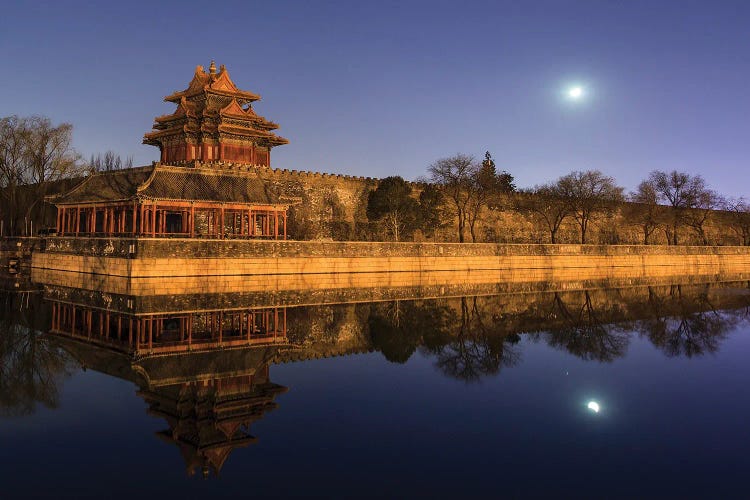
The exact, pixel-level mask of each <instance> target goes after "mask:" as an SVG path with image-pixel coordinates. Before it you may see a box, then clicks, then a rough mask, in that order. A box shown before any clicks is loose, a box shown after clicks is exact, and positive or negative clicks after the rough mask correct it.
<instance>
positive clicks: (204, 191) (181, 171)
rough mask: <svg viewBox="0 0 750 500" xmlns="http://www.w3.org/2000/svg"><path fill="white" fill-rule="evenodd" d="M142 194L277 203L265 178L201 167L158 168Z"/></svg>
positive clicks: (156, 197)
mask: <svg viewBox="0 0 750 500" xmlns="http://www.w3.org/2000/svg"><path fill="white" fill-rule="evenodd" d="M138 195H139V196H141V197H143V198H151V199H160V200H190V201H218V202H227V203H229V202H234V203H258V204H270V203H276V202H277V200H276V199H275V197H273V196H271V194H270V193H269V192H268V190H267V189H266V184H265V182H263V180H262V179H260V178H258V177H256V176H254V175H252V174H239V173H233V172H224V171H215V170H208V169H197V168H180V167H157V170H156V172H155V173H154V176H153V178H152V179H151V180H150V181H149V182H148V183H147V184H145V185H144V186H142V187H141V188H140V189H139V191H138Z"/></svg>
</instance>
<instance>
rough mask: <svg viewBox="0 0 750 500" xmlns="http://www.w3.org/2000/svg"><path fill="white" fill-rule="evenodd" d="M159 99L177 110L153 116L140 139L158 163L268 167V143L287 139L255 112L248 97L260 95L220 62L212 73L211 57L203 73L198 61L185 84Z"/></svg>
mask: <svg viewBox="0 0 750 500" xmlns="http://www.w3.org/2000/svg"><path fill="white" fill-rule="evenodd" d="M164 100H165V101H167V102H172V103H175V104H176V105H177V110H176V111H175V112H174V113H172V114H171V115H164V116H159V117H157V118H156V119H155V122H154V130H153V131H152V132H149V133H147V134H146V135H145V136H144V137H143V143H144V144H150V145H152V146H157V147H158V148H159V150H160V151H161V163H163V164H168V165H181V164H186V163H196V162H200V163H203V164H206V163H208V164H210V163H216V162H231V163H242V164H248V165H256V166H263V167H270V166H271V148H273V147H274V146H279V145H282V144H288V143H289V141H288V140H286V139H284V138H283V137H279V136H278V135H276V134H274V133H273V132H272V131H273V130H276V129H277V128H279V126H278V125H277V124H275V123H273V122H271V121H269V120H266V119H265V118H263V117H262V116H259V115H257V114H255V111H254V110H253V106H252V103H253V102H255V101H258V100H260V96H259V95H257V94H254V93H252V92H247V91H244V90H240V89H238V88H237V86H236V85H235V84H234V82H232V79H231V78H230V77H229V72H228V71H227V70H226V68H225V67H224V65H223V64H222V65H221V67H220V68H219V71H218V73H217V72H216V64H214V62H213V61H211V66H210V67H209V69H208V73H206V71H204V69H203V67H202V66H198V67H197V68H196V69H195V75H194V76H193V79H192V81H191V82H190V84H189V85H188V88H187V89H185V90H183V91H180V92H175V93H173V94H171V95H168V96H167V97H165V98H164Z"/></svg>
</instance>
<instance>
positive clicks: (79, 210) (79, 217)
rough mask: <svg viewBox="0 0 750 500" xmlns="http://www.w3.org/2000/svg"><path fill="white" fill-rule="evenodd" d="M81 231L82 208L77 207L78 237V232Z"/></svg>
mask: <svg viewBox="0 0 750 500" xmlns="http://www.w3.org/2000/svg"><path fill="white" fill-rule="evenodd" d="M80 229H81V207H80V206H77V207H76V236H78V231H79V230H80Z"/></svg>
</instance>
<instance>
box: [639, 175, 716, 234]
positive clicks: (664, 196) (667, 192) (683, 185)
mask: <svg viewBox="0 0 750 500" xmlns="http://www.w3.org/2000/svg"><path fill="white" fill-rule="evenodd" d="M644 182H647V183H649V184H651V186H652V187H653V189H654V190H655V191H656V192H657V193H658V195H659V201H661V202H664V203H666V204H668V205H669V206H671V207H672V213H671V214H670V216H671V224H670V225H669V227H668V230H667V231H666V232H667V239H668V241H669V242H670V243H671V244H673V245H677V244H678V242H679V237H678V233H679V229H680V227H682V226H684V225H685V224H686V223H687V212H688V211H689V210H690V209H692V208H697V207H698V206H699V205H700V203H701V199H702V198H703V196H704V193H706V191H707V190H708V189H707V188H706V181H704V180H703V177H701V176H700V175H694V176H693V175H690V174H686V173H684V172H678V171H676V170H673V171H672V172H669V173H667V172H660V171H658V170H657V171H654V172H651V174H650V175H649V177H648V179H647V180H646V181H644Z"/></svg>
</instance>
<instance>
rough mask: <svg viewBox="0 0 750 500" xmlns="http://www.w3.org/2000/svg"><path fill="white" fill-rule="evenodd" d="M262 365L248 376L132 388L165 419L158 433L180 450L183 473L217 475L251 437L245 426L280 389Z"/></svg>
mask: <svg viewBox="0 0 750 500" xmlns="http://www.w3.org/2000/svg"><path fill="white" fill-rule="evenodd" d="M268 371H269V370H268V365H267V364H266V365H264V366H262V367H259V369H258V370H257V371H255V373H253V374H249V375H237V376H229V377H223V378H213V379H209V380H193V381H186V382H182V383H178V384H171V385H166V386H161V387H151V388H142V389H141V390H140V391H138V395H139V396H141V397H142V398H143V399H144V400H145V401H146V402H147V403H148V405H149V413H150V414H151V415H154V416H157V417H161V418H163V419H164V420H166V422H167V424H168V425H169V428H168V429H166V430H163V431H161V432H159V433H158V436H159V437H161V438H162V439H164V440H165V441H167V442H170V443H174V444H175V445H177V447H178V448H179V449H180V452H181V453H182V457H183V458H184V459H185V465H186V468H187V472H188V474H189V475H194V474H195V472H196V471H197V470H201V471H202V472H203V475H204V476H208V474H209V471H210V472H211V473H213V474H215V475H216V474H218V473H219V471H220V470H221V468H222V466H223V465H224V462H225V461H226V460H227V457H228V456H229V454H230V453H231V452H232V450H234V449H235V448H241V447H245V446H248V445H250V444H252V443H253V442H255V441H256V438H255V437H254V436H252V435H251V434H250V425H251V424H252V423H253V422H255V421H256V420H259V419H261V418H262V417H263V415H264V414H265V413H266V412H267V411H270V410H273V409H275V408H276V407H277V406H278V405H277V403H275V402H274V398H275V397H276V395H277V394H280V393H283V392H286V390H287V389H286V388H285V387H283V386H280V385H277V384H274V383H272V382H271V381H270V380H269V374H268Z"/></svg>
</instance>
